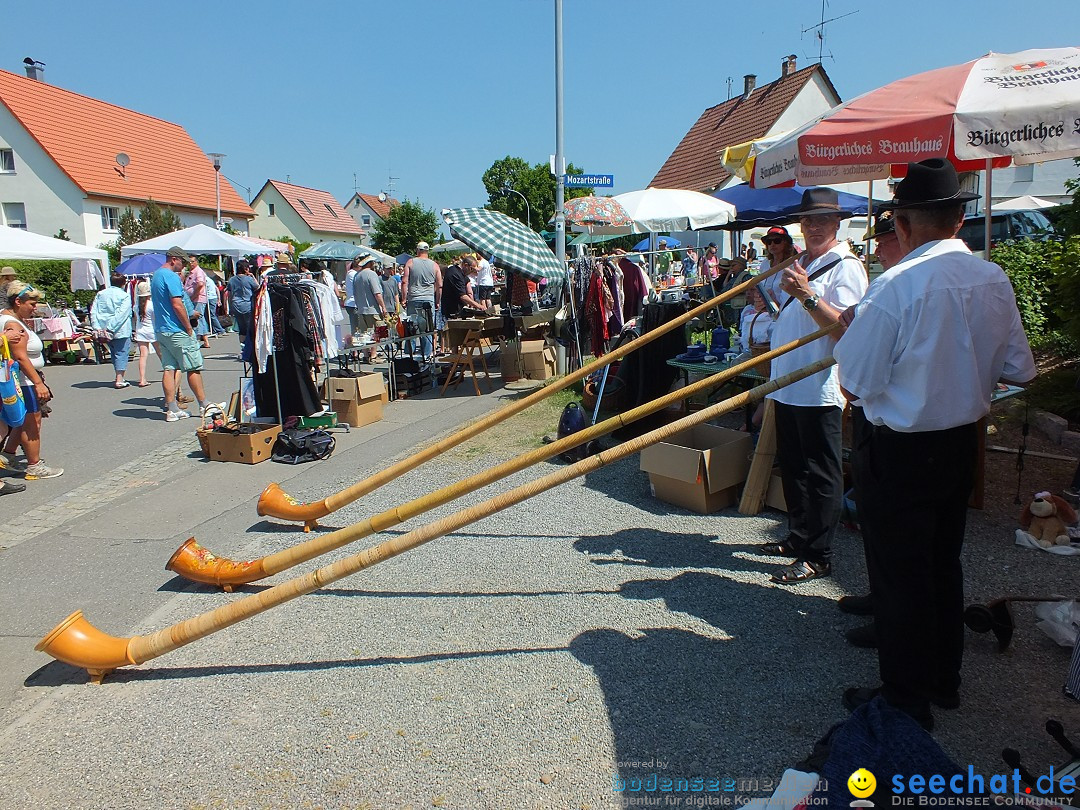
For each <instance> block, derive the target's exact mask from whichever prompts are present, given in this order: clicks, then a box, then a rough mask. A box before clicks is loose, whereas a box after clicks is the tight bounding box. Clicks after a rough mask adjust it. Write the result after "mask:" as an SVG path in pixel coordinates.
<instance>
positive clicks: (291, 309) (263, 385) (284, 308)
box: [255, 282, 322, 422]
mask: <svg viewBox="0 0 1080 810" xmlns="http://www.w3.org/2000/svg"><path fill="white" fill-rule="evenodd" d="M267 294H268V296H269V301H270V305H269V310H270V317H269V320H270V323H271V324H272V329H273V333H272V339H271V345H272V346H273V354H272V355H270V356H269V358H268V362H267V364H266V365H261V364H260V365H257V366H256V370H255V405H256V408H257V412H258V414H259V416H270V417H273V418H275V419H277V420H278V421H279V422H280V421H281V420H283V419H284V418H286V417H289V416H310V415H311V414H314V413H316V412H318V411H320V410H322V398H321V397H320V396H319V391H318V388H317V387H316V385H315V378H314V376H313V367H314V359H315V356H316V355H315V350H316V346H317V344H318V339H317V336H316V335H314V334H313V333H312V331H311V327H310V325H309V319H308V318H309V316H308V313H307V312H306V311H305V309H306V306H305V299H304V293H303V291H302V290H301V289H300V288H298V287H294V286H290V285H288V284H281V283H277V282H272V283H269V284H267ZM275 378H276V381H275ZM279 403H280V409H279V407H278V406H279Z"/></svg>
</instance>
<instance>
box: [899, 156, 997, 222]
mask: <svg viewBox="0 0 1080 810" xmlns="http://www.w3.org/2000/svg"><path fill="white" fill-rule="evenodd" d="M977 199H979V195H978V194H972V193H971V192H967V191H961V190H960V178H959V177H958V176H957V174H956V167H955V166H953V165H952V164H951V163H950V162H949V161H947V160H945V159H944V158H930V159H929V160H921V161H919V162H918V163H909V164H908V165H907V177H905V178H904V179H903V180H901V181H900V182H899V183H898V184H897V186H896V192H895V194H894V195H893V199H892V201H891V202H887V203H883V204H882V206H881V207H882V208H885V209H893V210H896V209H900V208H934V207H938V206H943V205H952V204H954V203H955V204H959V203H965V202H970V201H971V200H977Z"/></svg>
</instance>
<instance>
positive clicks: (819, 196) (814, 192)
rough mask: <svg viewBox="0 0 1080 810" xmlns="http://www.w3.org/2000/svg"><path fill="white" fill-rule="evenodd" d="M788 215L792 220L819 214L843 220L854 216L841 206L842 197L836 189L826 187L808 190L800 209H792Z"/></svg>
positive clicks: (803, 194) (804, 194)
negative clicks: (833, 215) (834, 216)
mask: <svg viewBox="0 0 1080 810" xmlns="http://www.w3.org/2000/svg"><path fill="white" fill-rule="evenodd" d="M787 213H788V216H790V217H791V218H792V219H798V218H799V217H812V216H815V215H817V214H836V215H837V216H839V217H840V218H841V219H848V218H849V217H851V216H852V215H853V212H851V211H848V210H846V209H845V208H844V207H843V206H842V205H840V197H839V195H838V194H837V193H836V189H832V188H825V187H824V186H818V187H816V188H808V189H806V191H804V192H803V193H802V202H800V203H799V207H798V208H792V209H791V210H789V211H788V212H787Z"/></svg>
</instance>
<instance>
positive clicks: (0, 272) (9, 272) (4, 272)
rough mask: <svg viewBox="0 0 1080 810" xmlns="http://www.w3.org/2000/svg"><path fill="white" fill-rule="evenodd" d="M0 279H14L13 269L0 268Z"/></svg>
mask: <svg viewBox="0 0 1080 810" xmlns="http://www.w3.org/2000/svg"><path fill="white" fill-rule="evenodd" d="M0 278H15V268H14V267H8V266H6V265H5V266H4V267H0Z"/></svg>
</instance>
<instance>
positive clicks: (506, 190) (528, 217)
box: [502, 180, 532, 231]
mask: <svg viewBox="0 0 1080 810" xmlns="http://www.w3.org/2000/svg"><path fill="white" fill-rule="evenodd" d="M502 194H503V196H504V197H508V196H510V195H511V194H517V195H518V196H519V197H521V199H522V201H523V202H524V203H525V223H526V224H527V225H528V226H529V230H530V231H531V230H532V210H531V209H530V208H529V201H528V200H527V199H526V198H525V195H524V194H522V193H521V192H520V191H517V190H516V189H512V188H510V181H509V180H507V181H506V182H504V183H503V186H502Z"/></svg>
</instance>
